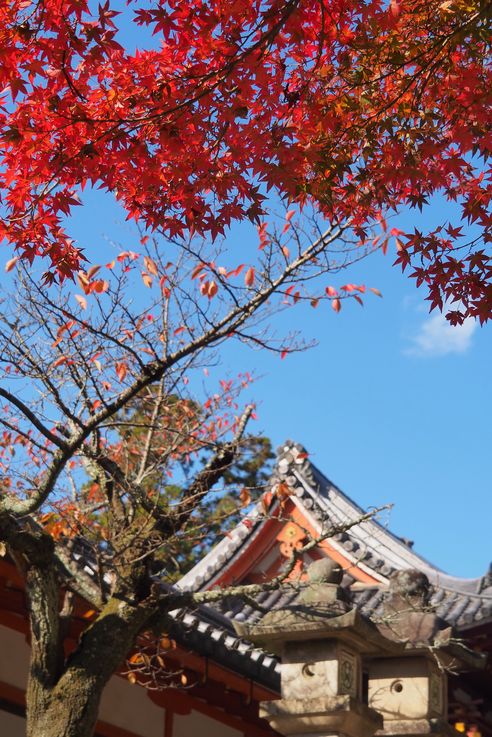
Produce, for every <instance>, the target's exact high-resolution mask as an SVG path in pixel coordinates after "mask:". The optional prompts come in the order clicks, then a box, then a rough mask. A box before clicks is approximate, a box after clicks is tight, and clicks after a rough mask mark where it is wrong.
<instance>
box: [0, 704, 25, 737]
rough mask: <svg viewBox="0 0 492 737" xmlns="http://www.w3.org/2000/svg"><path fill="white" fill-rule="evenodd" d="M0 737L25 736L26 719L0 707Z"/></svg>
mask: <svg viewBox="0 0 492 737" xmlns="http://www.w3.org/2000/svg"><path fill="white" fill-rule="evenodd" d="M0 735H1V737H26V721H25V719H23V718H22V717H18V716H16V715H15V714H9V713H8V712H7V711H2V710H1V709H0Z"/></svg>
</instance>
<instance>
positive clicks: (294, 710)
mask: <svg viewBox="0 0 492 737" xmlns="http://www.w3.org/2000/svg"><path fill="white" fill-rule="evenodd" d="M341 579H342V571H341V569H340V567H339V566H338V564H336V563H334V562H333V561H331V560H329V559H325V560H321V561H317V562H316V563H313V564H312V565H311V566H310V567H309V569H308V581H309V583H308V584H307V585H305V586H302V588H301V592H300V594H299V596H298V597H297V598H296V600H295V603H294V604H292V605H290V606H288V607H286V608H285V609H280V610H277V611H274V612H270V613H269V614H267V615H266V616H265V617H264V618H263V620H262V621H261V622H260V623H259V624H257V625H252V626H251V625H247V624H242V623H237V624H236V628H237V630H238V632H239V633H240V634H241V635H242V636H245V637H247V638H248V639H250V640H252V641H254V642H256V643H258V644H261V645H262V646H264V647H266V648H267V649H268V650H270V651H273V652H275V653H277V654H279V655H280V657H281V696H282V698H281V699H280V700H279V701H268V702H263V703H262V704H261V708H260V716H262V717H263V718H264V719H266V720H268V721H269V722H270V724H271V726H272V727H273V728H274V729H275V730H276V731H278V732H280V733H281V734H283V735H288V736H290V735H297V736H298V737H371V735H373V734H374V733H375V732H376V730H378V729H380V728H381V727H382V726H383V720H382V718H381V716H380V715H379V714H378V713H377V712H376V711H375V710H374V709H370V708H369V707H368V706H367V704H365V703H364V699H363V687H362V657H363V656H367V655H372V654H376V653H380V652H381V651H382V650H384V645H385V639H384V638H383V637H382V636H381V635H380V634H379V633H378V631H377V629H376V628H375V627H373V626H371V625H370V623H368V622H367V621H365V620H364V619H363V618H362V617H361V615H360V614H359V612H358V611H357V610H356V609H353V608H351V607H350V605H349V603H348V601H347V599H346V596H345V593H344V591H343V589H342V588H341V587H340V586H339V584H340V582H341ZM391 647H392V643H390V649H391Z"/></svg>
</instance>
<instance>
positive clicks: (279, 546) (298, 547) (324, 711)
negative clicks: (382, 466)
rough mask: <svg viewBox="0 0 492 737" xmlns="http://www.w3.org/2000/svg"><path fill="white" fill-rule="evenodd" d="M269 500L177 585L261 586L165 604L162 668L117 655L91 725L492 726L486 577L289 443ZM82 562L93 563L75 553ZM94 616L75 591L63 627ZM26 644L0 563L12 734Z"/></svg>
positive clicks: (154, 728) (5, 696)
mask: <svg viewBox="0 0 492 737" xmlns="http://www.w3.org/2000/svg"><path fill="white" fill-rule="evenodd" d="M267 496H268V499H267V502H265V498H264V499H263V501H262V504H260V505H258V506H257V507H256V508H255V509H253V510H252V511H251V513H250V514H249V515H248V516H247V517H246V518H245V519H244V520H243V521H242V522H241V523H240V524H239V525H238V526H237V527H236V528H235V529H233V530H231V531H230V532H229V533H228V534H226V535H225V536H224V538H223V539H222V541H221V542H220V543H219V544H218V545H216V546H215V547H214V548H213V549H212V550H211V551H210V552H209V553H208V555H206V556H205V557H204V558H203V559H202V560H201V561H200V562H199V563H198V564H197V565H196V566H195V567H194V568H193V569H192V570H191V571H189V573H187V574H186V575H185V576H184V577H183V578H182V579H181V580H180V581H179V583H178V586H179V587H180V588H181V589H184V590H191V591H208V590H212V589H214V590H215V589H217V588H223V587H234V586H238V585H243V584H251V585H253V587H254V586H255V585H256V586H258V587H264V586H265V584H267V590H264V591H261V592H260V593H258V591H257V590H256V588H253V589H252V590H251V592H252V593H251V595H248V596H246V597H245V596H244V595H242V596H237V595H236V596H235V595H230V596H228V597H227V598H225V599H222V600H221V601H220V602H218V603H213V604H208V605H200V606H199V607H197V608H195V609H193V610H179V611H175V612H173V613H172V614H173V617H172V621H171V622H170V626H169V630H168V632H166V633H165V634H164V635H162V636H161V637H160V638H158V639H149V642H148V643H146V642H145V641H143V642H142V643H141V650H140V652H143V653H145V652H147V653H148V659H149V662H150V661H151V660H152V659H154V661H155V658H157V656H158V662H159V663H161V670H159V668H157V669H156V668H154V669H153V670H152V671H151V672H150V671H149V673H146V671H145V668H142V667H136V668H135V673H136V674H137V675H133V672H132V669H131V667H132V661H133V662H134V663H135V664H136V666H138V665H140V666H141V664H142V656H141V655H139V654H136V655H135V657H133V658H132V657H130V659H129V660H130V662H129V665H126V666H125V667H124V668H122V672H121V673H120V674H117V675H115V676H114V677H113V678H112V679H111V681H110V683H109V685H108V686H107V688H106V691H105V694H104V697H103V702H102V705H101V710H100V719H99V722H98V725H97V730H96V734H97V735H98V736H99V737H103V736H104V737H194V736H195V735H200V737H268V735H270V736H271V735H297V736H298V737H303V736H304V737H371V735H377V736H378V737H383V735H384V736H386V735H387V736H388V737H389V736H390V735H405V736H406V737H413V735H422V734H433V735H438V736H442V737H444V735H453V734H454V735H459V734H460V733H462V734H463V733H465V734H467V735H469V736H471V735H476V736H477V737H478V736H479V735H482V737H492V657H490V655H489V654H490V652H491V651H492V574H491V573H488V574H486V575H484V576H482V577H480V578H476V579H462V578H457V577H453V576H451V575H448V574H445V573H443V572H442V571H440V570H439V569H438V568H436V567H435V566H433V565H432V564H431V563H429V562H428V561H426V560H425V559H424V558H422V557H421V556H419V555H418V554H417V553H416V552H415V551H414V550H413V548H412V544H411V543H410V542H409V541H407V540H404V539H401V538H398V537H396V536H395V535H393V534H392V533H391V532H389V531H388V530H387V529H386V528H385V527H383V526H381V525H380V524H379V523H378V522H377V521H376V520H375V519H373V518H371V517H369V516H368V515H366V514H365V513H364V511H363V510H362V509H361V508H360V507H358V506H357V504H355V503H354V502H353V501H352V500H351V499H350V498H348V497H347V496H346V495H345V494H344V493H343V492H342V491H340V489H338V488H337V487H336V486H335V485H334V484H332V483H331V481H329V479H327V478H326V477H325V476H324V475H323V474H322V473H321V472H320V471H319V470H318V469H317V468H316V467H315V466H314V465H313V464H312V463H311V462H310V460H309V457H308V454H307V453H306V451H305V450H304V449H303V448H302V447H300V446H299V445H297V444H295V443H291V442H287V443H286V444H285V446H283V447H282V448H281V449H280V451H279V455H278V460H277V464H276V469H275V472H274V475H273V478H272V481H271V492H270V493H269V494H268V495H267ZM314 541H317V542H316V544H314ZM310 542H313V544H312V545H310ZM80 563H81V565H84V566H85V567H86V570H87V571H88V572H90V571H91V567H90V561H87V560H84V559H83V553H81V554H80ZM282 578H283V579H284V582H283V583H282V584H279V583H278V581H279V580H280V579H282ZM91 616H92V613H91V611H90V609H89V607H88V606H86V605H85V603H84V602H83V601H79V602H78V604H77V608H76V612H75V616H74V618H73V622H72V628H71V630H70V632H69V635H68V636H69V637H72V638H74V639H76V638H77V637H78V636H79V634H80V632H82V631H83V628H84V626H86V624H87V622H88V621H89V620H90V617H91ZM146 648H147V649H146ZM28 655H29V645H28V622H27V616H26V602H25V595H24V592H23V589H22V581H21V579H20V577H19V576H18V574H17V573H16V570H15V567H14V566H13V564H12V563H11V562H9V560H8V559H7V558H4V559H1V558H0V735H2V737H3V736H4V735H5V737H21V735H24V734H25V726H24V714H25V702H24V690H25V683H26V674H27V667H28ZM154 661H153V662H154ZM170 672H171V673H174V674H179V682H180V685H179V687H176V685H177V684H176V683H175V682H174V681H173V687H169V677H168V675H167V674H168V673H170ZM132 676H133V677H132ZM146 678H147V683H148V684H149V683H150V682H151V686H152V688H150V689H146V688H143V687H142V686H141V685H140V684H141V682H143V681H144V680H145V679H146ZM166 685H167V686H168V687H166Z"/></svg>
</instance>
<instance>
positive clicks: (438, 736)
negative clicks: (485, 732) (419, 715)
mask: <svg viewBox="0 0 492 737" xmlns="http://www.w3.org/2000/svg"><path fill="white" fill-rule="evenodd" d="M426 734H428V735H433V737H458V735H459V732H457V731H456V730H455V729H454V728H453V727H451V726H450V725H449V724H448V723H447V722H446V721H445V720H444V719H401V720H400V719H388V720H386V719H385V721H384V729H380V730H379V731H378V732H376V737H415V736H416V735H426Z"/></svg>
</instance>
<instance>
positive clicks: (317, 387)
mask: <svg viewBox="0 0 492 737" xmlns="http://www.w3.org/2000/svg"><path fill="white" fill-rule="evenodd" d="M83 199H84V201H85V202H86V203H87V208H86V207H83V208H78V209H77V211H76V213H75V218H74V220H73V222H72V223H71V226H70V231H71V233H72V234H74V235H76V237H77V238H78V240H79V243H80V245H82V246H84V247H86V249H87V253H88V255H89V256H90V258H91V260H93V261H95V262H97V263H100V262H104V261H105V260H109V259H110V258H111V255H110V254H111V253H112V252H113V248H114V245H111V242H112V241H113V242H114V241H115V242H117V243H119V244H120V245H121V246H122V247H124V248H134V249H135V250H138V247H137V245H138V241H137V237H136V235H135V231H134V229H133V228H132V226H130V225H129V224H125V223H124V214H123V213H122V212H121V211H120V210H119V208H118V207H117V206H116V205H114V204H112V200H111V199H110V198H109V197H108V196H105V195H104V196H103V195H101V194H97V193H94V192H92V193H91V192H87V193H84V195H83ZM442 207H443V206H442V205H440V204H439V203H436V204H435V206H434V207H433V209H432V211H431V212H430V213H428V214H427V215H426V217H427V219H428V220H429V219H434V218H439V217H442V216H443V214H444V213H443V209H442ZM411 217H412V218H414V217H415V216H414V214H412V215H411ZM409 219H410V216H407V217H405V218H403V220H400V221H398V220H395V222H394V223H392V225H397V224H400V223H403V227H408V226H409V225H410V222H409ZM247 237H249V232H248V231H247V229H246V228H245V227H238V228H236V229H235V230H234V231H233V232H232V234H231V239H232V242H233V244H234V245H233V247H234V248H240V247H241V243H244V238H247ZM393 259H394V253H391V252H390V251H388V254H387V256H386V257H384V256H382V254H380V253H376V254H374V255H373V256H371V257H370V258H368V259H367V260H365V261H363V262H361V263H360V264H359V265H358V266H357V267H354V268H351V270H350V271H347V272H346V274H345V275H344V277H343V281H352V282H355V283H365V284H366V285H367V286H375V287H377V288H379V289H380V290H381V292H382V293H383V299H379V298H377V297H375V296H368V297H367V299H366V300H365V306H364V307H363V308H361V307H359V306H358V305H357V304H355V303H353V304H352V303H351V304H348V305H346V306H345V305H344V307H343V309H342V311H341V313H340V314H338V315H336V314H335V313H334V312H333V311H332V310H331V309H330V308H329V307H328V306H327V305H320V306H319V307H318V308H317V309H316V310H313V309H312V308H310V307H302V306H296V307H295V308H293V309H291V310H288V311H286V312H285V313H283V314H282V315H280V316H279V317H278V318H277V321H276V327H277V328H278V331H279V332H282V331H283V332H287V331H289V330H291V329H299V330H301V331H302V333H303V335H304V336H305V337H307V338H315V339H316V340H317V345H316V347H314V348H312V349H310V350H308V351H306V352H304V353H300V354H294V355H289V356H287V358H286V359H285V360H280V359H279V357H278V355H270V354H266V353H265V352H264V351H257V352H255V351H252V350H251V349H246V348H243V347H241V346H238V345H234V344H233V345H232V346H231V347H228V348H227V350H225V351H223V352H222V355H221V358H222V369H221V372H222V375H224V374H227V373H229V374H230V375H231V376H234V375H236V374H237V373H238V372H240V371H245V370H250V371H254V373H255V374H256V376H257V377H258V379H257V381H256V383H255V384H254V385H253V386H252V387H251V388H250V389H249V390H248V392H247V394H246V396H243V397H242V399H243V400H244V401H247V400H249V399H250V398H251V399H253V400H254V401H255V402H256V403H257V405H258V421H257V423H256V426H255V427H254V428H253V427H252V430H254V431H255V432H256V431H263V432H265V433H266V434H268V435H269V436H270V437H271V438H272V440H273V442H274V444H275V446H277V445H279V444H280V443H282V442H283V441H284V440H285V439H287V438H290V439H293V440H296V441H298V442H300V443H302V444H304V445H305V446H306V448H307V450H308V451H309V453H310V457H311V459H312V460H313V462H314V463H316V465H318V466H319V468H320V469H321V470H322V471H323V472H324V473H325V474H326V475H327V476H328V477H329V478H331V480H332V481H333V482H334V483H336V484H337V485H338V486H339V487H341V488H342V489H343V490H344V491H345V493H347V494H348V495H349V496H350V497H351V498H353V499H354V500H355V501H356V502H357V503H359V504H360V505H361V506H363V507H369V506H371V505H373V506H379V505H383V504H388V503H391V504H394V507H393V510H392V511H391V513H390V514H389V515H386V516H385V518H384V520H383V521H384V522H386V523H387V524H388V525H389V527H390V529H391V530H392V531H393V532H395V533H396V534H399V535H402V536H405V537H408V538H410V539H412V540H414V541H415V549H416V550H417V551H418V552H419V553H420V554H422V555H424V557H427V558H428V559H429V560H431V561H432V562H433V563H434V564H436V565H437V566H439V567H441V568H442V569H443V570H446V571H448V572H450V573H453V574H455V575H461V576H465V577H475V576H479V575H481V574H483V573H485V571H486V570H487V568H488V565H489V562H490V560H491V559H492V549H491V548H492V546H490V544H489V530H490V519H491V512H492V502H491V477H490V458H491V454H490V450H489V447H490V440H491V438H490V429H489V428H490V414H491V396H490V394H491V392H490V364H491V358H492V350H491V346H490V328H489V327H484V328H480V327H479V326H478V325H477V324H475V323H474V322H469V323H466V324H465V326H464V327H461V328H450V327H449V326H448V325H447V324H446V322H445V320H444V318H443V317H442V316H441V315H440V314H439V313H437V312H434V313H432V314H431V315H429V314H428V308H427V303H426V302H425V301H424V298H425V294H424V292H423V291H421V290H417V289H415V287H414V284H413V281H412V280H409V279H408V278H407V277H406V276H405V275H402V274H401V272H400V271H399V270H398V269H397V268H393V267H392V266H391V264H392V261H393ZM341 283H342V282H341Z"/></svg>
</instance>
